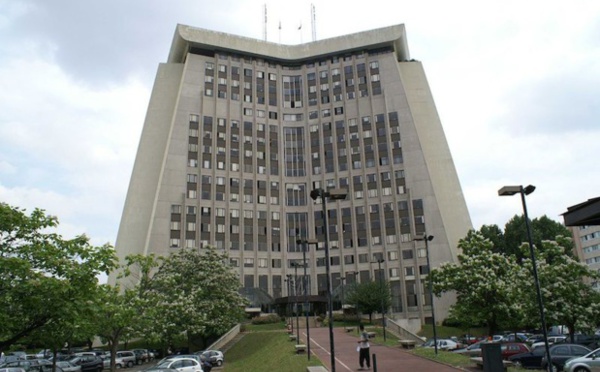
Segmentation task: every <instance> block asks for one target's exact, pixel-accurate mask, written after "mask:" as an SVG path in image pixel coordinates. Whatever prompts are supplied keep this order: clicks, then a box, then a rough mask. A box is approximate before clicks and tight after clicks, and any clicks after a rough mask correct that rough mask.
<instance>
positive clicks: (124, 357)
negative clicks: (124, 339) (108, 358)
mask: <svg viewBox="0 0 600 372" xmlns="http://www.w3.org/2000/svg"><path fill="white" fill-rule="evenodd" d="M117 360H118V361H119V366H120V367H127V368H131V367H133V366H134V365H135V364H136V363H137V356H136V355H135V353H134V352H133V351H129V350H123V351H117V354H116V355H115V361H117Z"/></svg>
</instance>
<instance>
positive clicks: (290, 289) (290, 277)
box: [285, 274, 294, 333]
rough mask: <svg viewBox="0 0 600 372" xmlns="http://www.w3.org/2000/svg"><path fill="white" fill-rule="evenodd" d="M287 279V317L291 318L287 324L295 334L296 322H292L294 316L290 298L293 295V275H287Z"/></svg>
mask: <svg viewBox="0 0 600 372" xmlns="http://www.w3.org/2000/svg"><path fill="white" fill-rule="evenodd" d="M286 277H287V279H285V282H286V283H287V304H286V307H285V312H286V315H287V317H288V318H289V319H288V321H287V323H288V325H289V326H291V327H292V333H293V332H294V322H293V321H292V316H291V314H290V313H291V311H290V308H291V305H290V297H291V293H292V275H291V274H288V275H286Z"/></svg>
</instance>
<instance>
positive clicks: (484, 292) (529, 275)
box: [431, 217, 600, 334]
mask: <svg viewBox="0 0 600 372" xmlns="http://www.w3.org/2000/svg"><path fill="white" fill-rule="evenodd" d="M523 222H524V221H523ZM538 224H539V225H537V226H544V229H542V231H541V232H539V233H537V234H536V236H537V238H538V239H539V238H541V237H545V236H546V235H547V234H553V233H559V235H557V236H555V237H553V238H552V240H546V239H544V240H541V241H540V242H539V243H534V252H535V257H536V268H537V272H538V278H539V283H540V288H541V291H542V301H543V304H544V308H545V315H546V325H547V326H551V325H566V326H567V327H568V328H569V329H570V331H571V333H574V332H575V331H586V330H590V329H591V328H592V326H593V325H595V324H597V322H598V320H599V316H600V305H598V304H599V296H598V293H596V292H595V291H594V290H593V289H592V288H591V286H589V285H588V284H586V279H594V280H595V279H597V278H598V274H597V273H596V272H594V271H592V270H590V269H589V268H588V267H587V266H586V265H584V264H582V263H580V262H578V261H576V260H575V259H573V257H572V246H573V242H572V240H571V238H570V237H566V236H564V235H561V234H564V233H565V229H564V228H563V229H560V228H556V226H555V225H556V224H557V223H556V222H548V221H547V220H546V218H542V219H540V220H538ZM507 226H508V227H507V231H508V233H506V232H505V233H504V236H502V234H501V231H500V230H499V229H498V228H497V227H493V226H492V227H490V226H484V227H482V229H481V230H480V231H473V230H472V231H470V232H469V233H468V234H467V236H466V237H465V238H463V239H461V240H460V241H459V248H460V249H461V254H459V257H458V260H459V262H458V263H457V264H446V265H441V266H440V267H439V268H436V269H434V270H432V272H431V279H432V280H433V287H434V293H435V294H436V295H438V296H439V295H440V294H441V293H444V292H447V291H455V292H456V294H457V302H456V304H455V305H454V306H453V307H452V308H451V316H452V317H453V318H454V319H456V320H458V321H460V322H461V323H463V324H464V325H465V326H467V327H470V326H479V325H482V324H485V325H487V326H488V331H489V333H490V334H494V333H495V332H496V331H497V330H498V329H510V330H517V329H519V328H527V327H535V328H537V329H540V328H541V322H540V311H539V303H538V301H537V298H538V297H537V290H536V285H535V281H534V275H533V265H532V264H533V262H532V259H531V250H530V248H529V244H528V243H523V242H519V245H518V246H517V247H516V248H515V247H512V246H511V244H516V243H514V242H516V241H519V240H520V238H510V239H507V236H518V234H516V233H515V232H516V231H517V230H519V224H518V218H517V217H515V218H513V219H511V221H509V223H507ZM567 232H568V230H567ZM511 239H512V240H511ZM511 242H512V243H511ZM502 244H505V250H504V251H502V250H499V249H498V247H499V246H501V245H502Z"/></svg>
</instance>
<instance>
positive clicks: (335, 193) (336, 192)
mask: <svg viewBox="0 0 600 372" xmlns="http://www.w3.org/2000/svg"><path fill="white" fill-rule="evenodd" d="M346 196H347V192H346V191H345V190H342V189H331V190H329V191H325V190H323V189H314V190H312V191H311V192H310V197H311V198H312V199H313V200H315V201H316V200H317V198H321V202H322V204H323V228H324V229H325V271H326V276H327V310H328V312H329V315H328V320H329V351H330V353H331V372H335V346H334V345H333V299H332V298H331V297H332V296H331V278H330V270H331V268H330V262H329V231H328V225H327V199H328V198H329V199H331V200H343V199H346Z"/></svg>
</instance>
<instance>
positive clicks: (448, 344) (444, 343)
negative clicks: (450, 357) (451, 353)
mask: <svg viewBox="0 0 600 372" xmlns="http://www.w3.org/2000/svg"><path fill="white" fill-rule="evenodd" d="M421 346H423V347H434V346H435V344H434V342H433V339H430V340H428V341H427V342H425V343H424V344H423V345H421ZM437 348H438V349H440V350H455V349H458V348H459V346H458V343H456V342H454V341H452V340H450V339H447V338H438V339H437Z"/></svg>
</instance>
